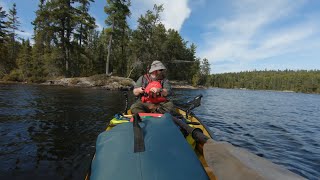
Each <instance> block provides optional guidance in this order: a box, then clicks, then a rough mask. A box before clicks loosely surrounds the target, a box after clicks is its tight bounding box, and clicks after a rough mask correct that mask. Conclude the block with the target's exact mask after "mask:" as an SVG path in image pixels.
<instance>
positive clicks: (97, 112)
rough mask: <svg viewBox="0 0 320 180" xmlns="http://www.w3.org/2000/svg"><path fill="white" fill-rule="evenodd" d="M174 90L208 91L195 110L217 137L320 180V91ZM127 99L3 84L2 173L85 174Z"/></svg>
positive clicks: (178, 97) (180, 95)
mask: <svg viewBox="0 0 320 180" xmlns="http://www.w3.org/2000/svg"><path fill="white" fill-rule="evenodd" d="M175 92H176V93H175V96H174V101H175V102H185V101H186V99H189V98H192V97H194V96H195V95H198V94H203V95H204V98H203V101H202V106H201V107H199V108H197V109H196V110H195V113H196V114H197V115H198V116H199V117H200V118H201V119H202V120H203V121H204V123H205V124H206V125H208V126H209V127H210V129H211V130H212V132H213V134H214V135H215V139H216V140H221V141H228V142H230V143H232V144H234V145H236V146H240V147H243V148H246V149H248V150H250V151H251V152H253V153H255V154H257V155H259V156H263V157H265V158H267V159H270V160H271V161H273V162H275V163H277V164H280V165H283V166H285V167H286V168H288V169H289V170H291V171H293V172H296V173H298V174H300V175H302V176H304V177H306V178H308V179H319V177H320V122H319V121H320V118H319V117H320V95H311V94H299V93H282V92H269V91H241V90H227V89H208V90H176V91H175ZM130 100H131V102H132V101H133V98H132V97H131V99H130ZM124 104H125V103H124V97H123V95H122V93H121V92H117V91H106V90H103V89H86V88H70V87H51V86H29V85H14V84H10V85H8V84H0V162H1V163H0V178H1V179H26V178H33V179H43V178H44V177H46V179H47V180H48V179H83V177H84V175H85V172H86V171H87V169H88V166H89V163H90V160H91V156H92V154H93V153H94V148H95V147H94V145H95V140H96V137H97V135H98V134H99V133H100V132H101V131H103V130H104V129H105V127H106V123H107V120H108V119H111V118H112V116H113V115H114V114H115V113H118V112H121V111H122V110H123V109H124Z"/></svg>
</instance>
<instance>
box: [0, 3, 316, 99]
mask: <svg viewBox="0 0 320 180" xmlns="http://www.w3.org/2000/svg"><path fill="white" fill-rule="evenodd" d="M92 3H94V0H39V1H38V8H37V11H36V12H35V13H36V16H35V19H34V20H33V22H32V25H33V31H34V32H33V36H32V38H31V39H24V38H21V37H20V36H19V32H23V29H22V28H21V23H20V20H19V12H17V7H16V4H13V6H12V7H10V9H9V10H8V12H6V11H5V10H4V8H3V7H1V6H0V79H2V81H19V82H35V83H39V82H44V81H46V80H47V79H50V78H56V77H85V76H92V75H97V74H107V75H110V74H112V75H115V76H121V77H129V78H132V79H134V80H136V79H137V78H138V77H139V76H140V75H142V74H144V73H146V72H147V71H148V66H149V65H150V64H151V62H152V61H154V60H160V61H162V62H163V63H164V64H165V66H166V67H167V69H168V70H167V76H168V78H169V79H171V80H178V81H186V82H188V83H189V84H192V85H194V86H197V85H203V86H212V87H220V88H246V89H266V90H280V91H295V92H307V93H320V71H319V70H310V71H307V70H298V71H292V70H284V71H280V70H277V71H251V72H249V71H248V72H240V73H224V74H210V72H211V69H210V63H209V60H208V59H206V58H200V57H197V56H196V49H197V46H196V45H195V44H194V43H191V42H188V41H186V40H185V39H183V37H182V36H181V35H180V34H179V32H178V31H176V30H174V29H166V28H165V26H164V25H163V24H162V23H161V13H162V12H163V10H164V8H163V6H162V5H154V8H153V9H151V10H148V11H146V12H142V13H143V14H141V15H140V17H139V18H138V20H137V26H136V28H135V29H131V28H130V27H129V24H128V19H129V18H130V16H131V12H130V6H131V2H130V0H106V3H105V7H104V12H105V13H106V14H107V18H106V19H105V26H104V28H103V29H102V30H98V28H97V24H96V21H95V18H94V17H93V16H92V15H91V14H90V13H89V10H90V5H91V4H92ZM213 73H214V72H213Z"/></svg>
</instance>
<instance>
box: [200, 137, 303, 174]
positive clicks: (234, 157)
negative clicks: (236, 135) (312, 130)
mask: <svg viewBox="0 0 320 180" xmlns="http://www.w3.org/2000/svg"><path fill="white" fill-rule="evenodd" d="M203 153H204V157H205V160H206V162H207V163H208V165H209V167H210V168H212V170H213V173H214V174H215V176H216V177H217V178H218V179H219V180H229V179H231V180H247V179H256V180H262V179H270V180H271V179H272V180H273V179H281V180H282V179H290V180H296V179H304V178H303V177H300V176H298V175H296V174H294V173H292V172H290V171H289V170H287V169H285V168H283V167H281V166H279V165H276V164H274V163H272V162H270V161H268V160H266V159H264V158H261V157H259V156H257V155H255V154H252V153H250V152H248V151H246V150H244V149H242V148H238V147H235V146H233V145H231V144H230V143H227V142H214V141H213V140H212V139H210V140H208V141H207V143H206V144H205V145H204V148H203Z"/></svg>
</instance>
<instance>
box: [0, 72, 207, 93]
mask: <svg viewBox="0 0 320 180" xmlns="http://www.w3.org/2000/svg"><path fill="white" fill-rule="evenodd" d="M0 83H2V84H30V85H46V86H66V87H81V88H102V89H106V90H131V89H132V88H133V86H134V84H135V81H134V80H133V79H131V78H125V77H118V76H107V75H94V76H90V77H75V78H64V77H61V78H52V79H48V80H46V81H45V82H43V83H30V82H18V81H0ZM170 83H171V87H172V88H173V89H204V88H205V87H202V86H198V87H194V86H191V85H190V84H188V83H187V82H185V81H175V80H173V81H170Z"/></svg>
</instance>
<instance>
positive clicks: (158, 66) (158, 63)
mask: <svg viewBox="0 0 320 180" xmlns="http://www.w3.org/2000/svg"><path fill="white" fill-rule="evenodd" d="M161 69H166V67H165V66H164V65H163V64H162V62H161V61H153V62H152V64H151V67H150V70H149V73H152V72H153V71H156V70H161Z"/></svg>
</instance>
